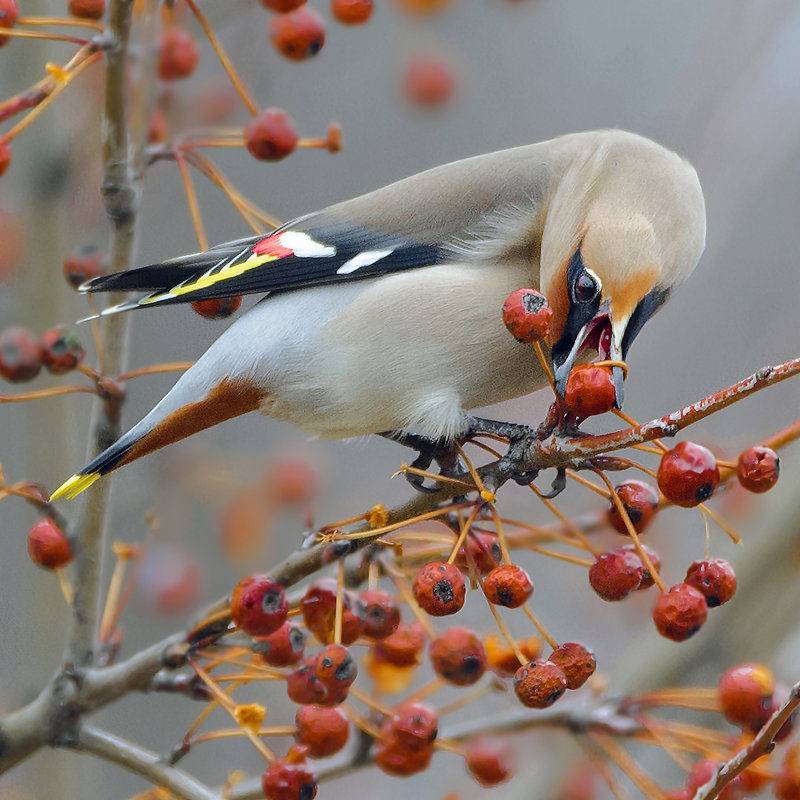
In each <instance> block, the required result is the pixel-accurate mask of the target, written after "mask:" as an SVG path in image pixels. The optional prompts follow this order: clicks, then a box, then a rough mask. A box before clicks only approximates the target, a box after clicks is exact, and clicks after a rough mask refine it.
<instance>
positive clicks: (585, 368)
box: [564, 364, 617, 418]
mask: <svg viewBox="0 0 800 800" xmlns="http://www.w3.org/2000/svg"><path fill="white" fill-rule="evenodd" d="M616 398H617V390H616V388H615V387H614V378H613V376H612V374H611V370H610V369H609V368H608V367H598V366H596V365H594V364H577V365H576V366H574V367H573V368H572V370H571V371H570V373H569V378H567V388H566V391H565V392H564V405H565V406H566V407H567V410H568V411H569V412H571V413H572V414H574V415H575V416H576V417H581V418H585V417H593V416H595V415H597V414H605V413H606V411H611V409H612V408H614V404H615V403H616Z"/></svg>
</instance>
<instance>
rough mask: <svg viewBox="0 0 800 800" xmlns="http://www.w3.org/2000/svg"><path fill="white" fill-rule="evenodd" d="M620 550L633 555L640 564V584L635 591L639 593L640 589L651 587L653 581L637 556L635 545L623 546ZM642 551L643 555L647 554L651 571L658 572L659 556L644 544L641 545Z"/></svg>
mask: <svg viewBox="0 0 800 800" xmlns="http://www.w3.org/2000/svg"><path fill="white" fill-rule="evenodd" d="M620 549H621V550H625V551H626V552H628V553H635V555H636V557H637V558H638V559H639V561H640V562H641V564H642V582H641V583H640V584H639V589H637V591H640V590H642V589H649V588H650V587H651V586H654V585H655V579H654V578H653V576H652V575H651V574H650V570H649V569H648V568H647V565H646V564H645V563H644V561H642V557H641V556H640V555H639V550H638V549H637V547H636V545H635V544H632V543H631V544H624V545H622V547H621V548H620ZM642 550H644V551H645V553H647V557H648V558H649V559H650V563H651V564H652V565H653V569H655V571H656V572H660V570H661V556H659V554H658V553H656V551H655V550H653V548H652V547H648V546H647V545H646V544H643V545H642Z"/></svg>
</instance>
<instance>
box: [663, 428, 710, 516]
mask: <svg viewBox="0 0 800 800" xmlns="http://www.w3.org/2000/svg"><path fill="white" fill-rule="evenodd" d="M657 480H658V488H659V489H661V494H663V495H664V497H666V498H667V500H670V501H672V502H673V503H675V505H677V506H683V507H684V508H692V507H694V506H696V505H699V504H700V503H703V502H705V501H706V500H708V498H709V497H711V495H712V494H713V493H714V489H716V488H717V485H718V484H719V467H718V466H717V459H716V458H714V454H713V453H712V452H711V451H710V450H709V449H708V448H707V447H703V445H701V444H696V443H695V442H678V444H676V445H675V447H673V448H672V450H669V451H668V452H666V453H664V455H663V456H661V463H660V464H659V466H658V474H657Z"/></svg>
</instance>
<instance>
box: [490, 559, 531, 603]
mask: <svg viewBox="0 0 800 800" xmlns="http://www.w3.org/2000/svg"><path fill="white" fill-rule="evenodd" d="M483 591H484V594H485V595H486V599H487V600H488V601H489V602H490V603H492V604H493V605H496V606H505V607H506V608H519V607H520V606H521V605H524V604H525V603H526V602H527V600H528V598H529V597H530V596H531V595H532V594H533V583H532V582H531V579H530V576H529V575H528V573H527V572H526V571H525V570H524V569H522V567H518V566H517V565H516V564H504V565H503V566H501V567H495V568H494V569H493V570H492V571H491V572H490V573H489V574H488V575H487V576H486V578H485V579H484V582H483Z"/></svg>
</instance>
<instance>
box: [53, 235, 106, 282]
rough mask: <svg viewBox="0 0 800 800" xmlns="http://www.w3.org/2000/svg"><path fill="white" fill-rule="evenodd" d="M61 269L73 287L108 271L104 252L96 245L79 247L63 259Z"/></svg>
mask: <svg viewBox="0 0 800 800" xmlns="http://www.w3.org/2000/svg"><path fill="white" fill-rule="evenodd" d="M62 269H63V272H64V279H65V280H66V281H67V283H68V284H69V285H70V286H71V287H72V288H73V289H79V288H80V286H81V285H82V284H84V283H86V281H89V280H91V279H92V278H98V277H100V276H101V275H105V274H106V273H107V272H108V270H107V269H106V254H105V253H104V252H103V251H102V250H100V249H99V248H97V247H91V246H84V247H79V248H77V249H76V250H73V251H72V252H71V253H70V254H69V255H68V256H67V257H66V258H65V259H64V264H63V267H62Z"/></svg>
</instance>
